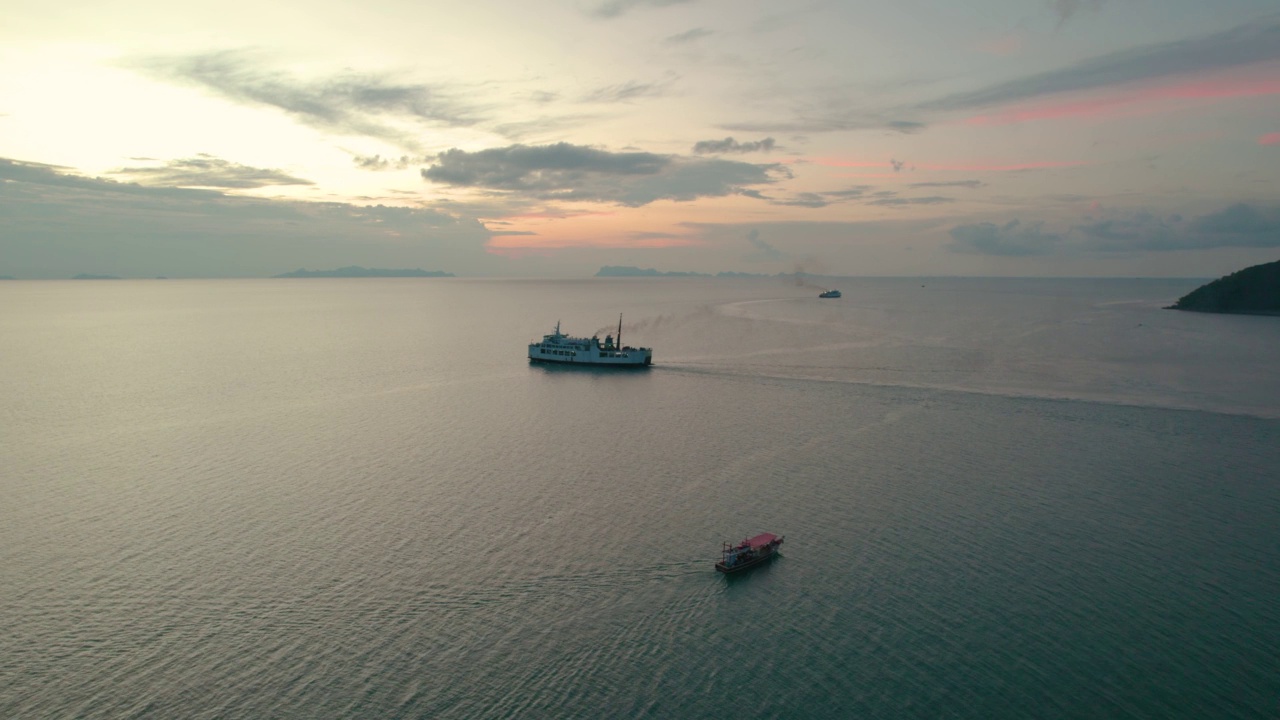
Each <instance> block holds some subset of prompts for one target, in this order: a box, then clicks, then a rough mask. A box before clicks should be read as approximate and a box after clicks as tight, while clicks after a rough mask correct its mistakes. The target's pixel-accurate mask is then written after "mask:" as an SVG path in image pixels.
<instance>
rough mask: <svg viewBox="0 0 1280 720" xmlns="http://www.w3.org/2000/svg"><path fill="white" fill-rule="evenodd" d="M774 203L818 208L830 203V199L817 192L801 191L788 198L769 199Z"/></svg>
mask: <svg viewBox="0 0 1280 720" xmlns="http://www.w3.org/2000/svg"><path fill="white" fill-rule="evenodd" d="M770 202H772V203H773V204H774V205H787V206H790V207H807V208H820V207H826V206H828V205H830V204H831V201H830V200H827V199H826V198H825V197H823V196H822V195H820V194H818V193H811V192H802V193H799V194H797V195H795V196H793V197H792V198H790V199H788V200H770Z"/></svg>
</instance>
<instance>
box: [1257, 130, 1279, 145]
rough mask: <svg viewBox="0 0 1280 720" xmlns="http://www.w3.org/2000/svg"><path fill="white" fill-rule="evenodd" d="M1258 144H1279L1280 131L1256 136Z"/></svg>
mask: <svg viewBox="0 0 1280 720" xmlns="http://www.w3.org/2000/svg"><path fill="white" fill-rule="evenodd" d="M1258 144H1259V145H1280V132H1273V133H1267V134H1266V135H1263V136H1262V137H1260V138H1258Z"/></svg>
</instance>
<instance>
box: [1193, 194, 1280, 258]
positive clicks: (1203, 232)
mask: <svg viewBox="0 0 1280 720" xmlns="http://www.w3.org/2000/svg"><path fill="white" fill-rule="evenodd" d="M1188 227H1189V229H1190V231H1191V233H1192V234H1194V235H1195V236H1196V237H1198V238H1200V239H1201V244H1199V247H1280V205H1275V206H1271V207H1258V206H1256V205H1250V204H1247V203H1236V204H1235V205H1232V206H1230V207H1228V208H1225V209H1223V210H1219V211H1218V212H1215V213H1209V214H1208V215H1201V216H1200V217H1198V218H1195V219H1194V220H1191V221H1190V222H1189V223H1188Z"/></svg>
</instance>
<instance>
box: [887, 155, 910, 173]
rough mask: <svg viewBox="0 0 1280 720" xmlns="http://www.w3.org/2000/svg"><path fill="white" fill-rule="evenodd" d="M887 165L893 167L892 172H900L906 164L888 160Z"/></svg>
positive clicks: (901, 161)
mask: <svg viewBox="0 0 1280 720" xmlns="http://www.w3.org/2000/svg"><path fill="white" fill-rule="evenodd" d="M889 164H890V165H892V166H893V171H894V172H902V168H903V166H905V165H906V164H907V162H906V161H905V160H894V159H893V158H889Z"/></svg>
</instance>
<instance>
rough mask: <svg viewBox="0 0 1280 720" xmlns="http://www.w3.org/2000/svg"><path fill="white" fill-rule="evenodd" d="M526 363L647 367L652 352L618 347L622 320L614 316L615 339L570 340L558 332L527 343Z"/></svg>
mask: <svg viewBox="0 0 1280 720" xmlns="http://www.w3.org/2000/svg"><path fill="white" fill-rule="evenodd" d="M529 362H545V363H564V364H567V365H593V366H606V367H641V368H642V367H648V366H649V365H652V364H653V348H646V347H631V346H630V345H623V344H622V316H621V315H619V316H618V339H617V340H616V341H615V340H614V339H613V335H605V336H604V341H603V342H601V341H600V336H599V335H592V336H591V337H589V338H578V337H570V336H568V335H565V334H564V333H562V332H560V323H559V322H557V323H556V329H555V332H553V333H551V334H550V335H543V336H542V340H541V341H539V342H533V343H529Z"/></svg>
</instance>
